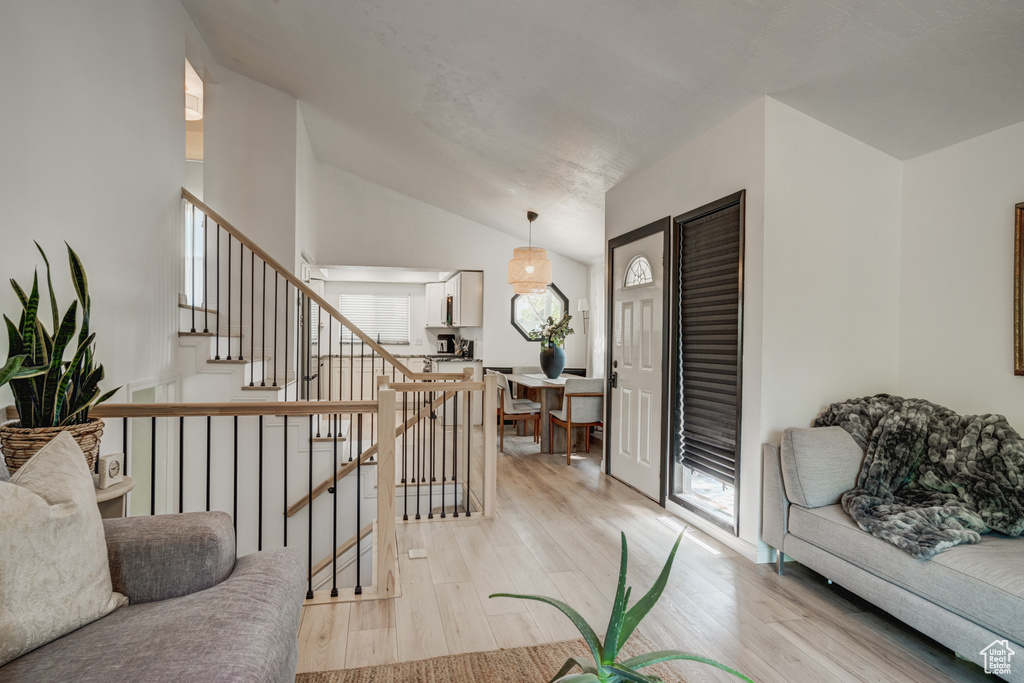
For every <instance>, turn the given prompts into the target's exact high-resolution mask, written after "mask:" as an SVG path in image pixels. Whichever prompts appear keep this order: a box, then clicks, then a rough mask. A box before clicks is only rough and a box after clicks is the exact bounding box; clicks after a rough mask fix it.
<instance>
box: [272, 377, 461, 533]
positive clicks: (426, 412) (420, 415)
mask: <svg viewBox="0 0 1024 683" xmlns="http://www.w3.org/2000/svg"><path fill="white" fill-rule="evenodd" d="M458 386H460V387H461V386H462V382H459V383H458ZM384 388H385V389H387V388H389V387H384ZM456 393H458V392H456V391H446V392H445V393H444V395H443V396H438V397H437V398H435V399H434V400H433V401H432V402H431V403H430V405H429V406H424V407H423V408H420V409H419V410H418V411H417V412H416V414H414V415H413V416H412V417H410V418H409V419H408V420H406V421H405V423H404V424H400V425H398V427H397V428H396V429H395V438H396V439H397V438H398V437H400V436H401V435H402V434H405V432H406V430H408V429H409V428H411V427H412V426H413V425H415V424H416V423H418V422H419V421H420V420H422V419H424V418H426V417H429V416H430V413H431V411H433V410H434V409H436V408H439V407H440V406H441V404H442V403H444V402H445V401H447V400H448V399H450V398H452V397H453V396H455V394H456ZM379 445H380V438H379V437H378V439H377V443H375V444H373V445H372V446H370V447H369V448H367V449H366V450H365V451H363V452H362V453H361V454H360V456H359V458H358V460H359V463H360V464H363V463H365V462H366V461H367V460H369V459H370V458H371V457H372V456H373V455H375V454H376V453H377V447H378V446H379ZM355 465H356V461H355V460H353V461H352V462H347V463H345V464H344V465H342V466H341V467H340V468H338V479H339V480H340V479H342V478H344V477H345V476H346V475H347V474H349V473H350V472H351V471H352V470H353V469H355ZM332 486H334V477H333V476H332V477H329V478H327V479H324V480H323V481H322V482H320V483H319V484H318V485H317V486H316V488H314V489H313V498H317V497H319V496H320V495H321V494H322V493H324V492H325V491H326V490H327V489H329V488H331V487H332ZM308 503H309V494H306V495H304V496H303V497H302V498H299V499H298V500H297V501H295V503H293V504H292V505H290V506H289V507H288V509H287V510H285V514H286V515H287V516H289V517H291V516H292V515H294V514H295V513H296V512H298V511H299V510H301V509H302V508H304V507H306V505H307V504H308Z"/></svg>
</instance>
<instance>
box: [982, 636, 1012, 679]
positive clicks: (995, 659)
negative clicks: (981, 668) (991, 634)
mask: <svg viewBox="0 0 1024 683" xmlns="http://www.w3.org/2000/svg"><path fill="white" fill-rule="evenodd" d="M980 654H981V655H982V656H983V657H984V658H985V673H987V674H996V675H997V676H1006V675H1008V674H1009V673H1010V660H1011V659H1013V655H1015V654H1016V652H1014V651H1013V650H1011V649H1010V643H1009V641H1006V640H994V641H992V643H991V644H990V645H989V646H988V647H986V648H985V649H984V650H982V651H981V653H980Z"/></svg>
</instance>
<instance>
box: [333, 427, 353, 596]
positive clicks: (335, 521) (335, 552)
mask: <svg viewBox="0 0 1024 683" xmlns="http://www.w3.org/2000/svg"><path fill="white" fill-rule="evenodd" d="M332 417H333V421H334V459H333V461H332V467H331V472H333V475H332V476H333V485H332V486H331V496H332V498H333V501H332V504H331V505H332V513H331V597H332V598H336V597H338V415H337V414H334V415H333V416H332ZM356 533H357V534H358V533H359V531H358V530H357V531H356Z"/></svg>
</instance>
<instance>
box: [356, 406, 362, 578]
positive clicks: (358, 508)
mask: <svg viewBox="0 0 1024 683" xmlns="http://www.w3.org/2000/svg"><path fill="white" fill-rule="evenodd" d="M356 425H357V427H356V428H357V430H358V434H359V443H360V444H362V443H363V414H362V413H359V416H358V417H357V423H356ZM361 447H362V446H360V448H361ZM362 462H363V459H362V457H359V458H357V459H356V590H355V594H356V595H362V594H363V581H362V562H361V559H362V558H361V553H360V551H359V540H360V539H359V537H360V536H361V532H362V529H363V517H362V507H363V504H362V503H363V486H362V485H363V473H362V470H361V467H360V466H361V464H362Z"/></svg>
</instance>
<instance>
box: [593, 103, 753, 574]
mask: <svg viewBox="0 0 1024 683" xmlns="http://www.w3.org/2000/svg"><path fill="white" fill-rule="evenodd" d="M764 149H765V99H763V98H762V99H759V100H757V101H756V102H754V103H752V104H750V105H748V106H747V107H745V108H744V109H742V110H740V111H739V112H737V113H736V114H734V115H733V116H731V117H729V118H728V119H726V120H725V121H723V122H721V123H719V124H718V125H717V126H715V127H714V128H712V129H711V130H709V131H707V132H706V133H704V134H703V135H701V136H700V137H698V138H696V139H694V140H693V141H691V142H690V143H688V144H687V145H686V146H685V147H683V148H682V149H680V150H677V151H676V152H673V153H672V154H670V155H669V156H667V157H665V158H664V159H662V160H660V161H658V162H656V163H654V164H652V165H651V166H648V167H647V168H645V169H644V170H642V171H640V172H639V173H637V174H635V175H633V176H631V177H630V178H628V179H627V180H625V181H623V182H621V183H619V184H618V185H616V186H615V187H614V188H612V189H611V190H609V192H608V194H607V195H606V198H605V233H606V234H605V236H606V238H608V239H610V238H612V237H615V236H618V235H622V234H624V233H626V232H629V231H630V230H633V229H635V228H639V227H642V226H644V225H647V224H648V223H650V222H652V221H655V220H657V219H659V218H664V217H665V216H677V215H679V214H682V213H685V212H687V211H690V210H691V209H696V208H698V207H700V206H703V205H704V204H707V203H709V202H712V201H715V200H716V199H720V198H722V197H725V196H727V195H730V194H732V193H734V192H738V191H739V190H743V189H745V190H746V191H747V194H746V234H745V258H744V291H743V335H744V344H743V408H742V420H743V436H742V438H741V442H740V479H741V485H740V496H741V499H740V538H741V539H742V541H743V542H744V543H745V544H746V550H747V552H748V554H752V553H753V552H754V549H755V547H756V544H757V542H758V535H759V530H760V479H761V461H760V443H761V436H762V434H761V428H760V422H761V279H762V269H761V252H762V245H763V243H762V232H763V227H764V205H765V176H764V173H765V156H764ZM666 381H667V378H666Z"/></svg>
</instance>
